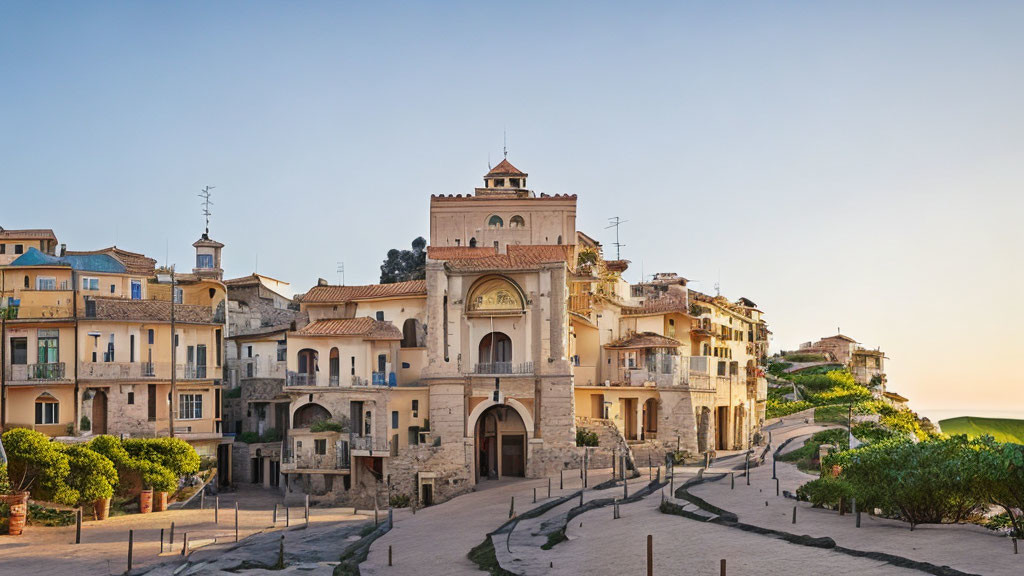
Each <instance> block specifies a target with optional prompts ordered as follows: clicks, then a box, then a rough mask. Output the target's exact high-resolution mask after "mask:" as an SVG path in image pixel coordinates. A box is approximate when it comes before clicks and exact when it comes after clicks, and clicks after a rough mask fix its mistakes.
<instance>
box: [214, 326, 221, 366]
mask: <svg viewBox="0 0 1024 576" xmlns="http://www.w3.org/2000/svg"><path fill="white" fill-rule="evenodd" d="M213 338H214V342H215V344H214V346H216V348H215V350H214V351H215V357H216V359H217V364H216V366H220V362H221V355H222V354H223V353H222V352H221V346H220V345H221V340H222V339H223V338H222V334H221V331H220V330H219V329H218V330H214V331H213Z"/></svg>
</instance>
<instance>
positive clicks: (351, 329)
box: [295, 317, 402, 340]
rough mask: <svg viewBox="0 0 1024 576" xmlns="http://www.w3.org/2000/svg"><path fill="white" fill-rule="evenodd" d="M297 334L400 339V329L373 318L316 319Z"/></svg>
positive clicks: (365, 338) (366, 338)
mask: <svg viewBox="0 0 1024 576" xmlns="http://www.w3.org/2000/svg"><path fill="white" fill-rule="evenodd" d="M295 334H296V335H298V336H362V337H363V339H364V340H401V339H402V331H401V330H399V329H398V328H396V327H395V325H394V324H392V323H391V322H381V321H378V320H374V319H373V318H368V317H367V318H331V319H328V320H317V321H316V322H313V323H312V324H308V325H306V326H304V327H303V328H301V329H299V330H297V331H296V332H295Z"/></svg>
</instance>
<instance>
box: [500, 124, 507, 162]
mask: <svg viewBox="0 0 1024 576" xmlns="http://www.w3.org/2000/svg"><path fill="white" fill-rule="evenodd" d="M501 139H502V146H501V152H502V154H504V155H505V159H506V160H508V130H506V129H504V128H502V129H501Z"/></svg>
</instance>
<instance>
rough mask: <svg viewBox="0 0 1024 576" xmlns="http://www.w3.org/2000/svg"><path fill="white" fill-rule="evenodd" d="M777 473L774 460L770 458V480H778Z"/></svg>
mask: <svg viewBox="0 0 1024 576" xmlns="http://www.w3.org/2000/svg"><path fill="white" fill-rule="evenodd" d="M778 479H779V477H778V475H776V474H775V460H774V459H772V480H778Z"/></svg>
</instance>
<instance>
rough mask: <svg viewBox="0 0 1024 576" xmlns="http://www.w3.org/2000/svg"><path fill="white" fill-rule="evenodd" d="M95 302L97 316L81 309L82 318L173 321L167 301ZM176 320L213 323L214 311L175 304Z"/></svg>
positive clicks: (116, 299)
mask: <svg viewBox="0 0 1024 576" xmlns="http://www.w3.org/2000/svg"><path fill="white" fill-rule="evenodd" d="M93 300H94V301H95V302H96V315H95V316H86V315H85V312H86V311H85V310H82V309H79V316H80V317H82V318H96V319H97V320H132V321H136V320H142V321H150V322H170V321H171V303H170V302H167V301H165V300H125V299H121V298H93ZM174 320H175V322H182V323H200V324H203V323H207V324H208V323H212V322H213V309H211V308H209V307H207V306H194V305H190V304H175V305H174Z"/></svg>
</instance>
